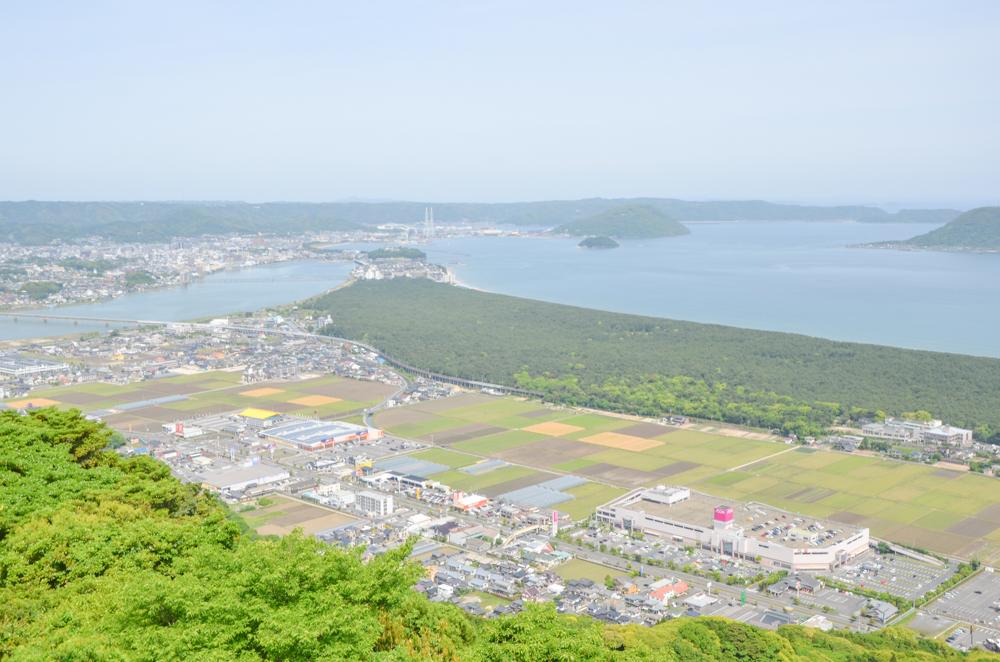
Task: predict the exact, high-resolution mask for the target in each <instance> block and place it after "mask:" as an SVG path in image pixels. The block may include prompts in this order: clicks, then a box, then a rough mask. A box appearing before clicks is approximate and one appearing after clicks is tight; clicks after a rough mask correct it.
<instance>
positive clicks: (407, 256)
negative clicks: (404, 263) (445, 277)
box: [368, 246, 427, 260]
mask: <svg viewBox="0 0 1000 662" xmlns="http://www.w3.org/2000/svg"><path fill="white" fill-rule="evenodd" d="M368 259H369V260H426V259H427V254H426V253H424V252H423V251H422V250H420V249H419V248H411V247H409V246H392V247H389V248H376V249H375V250H373V251H368Z"/></svg>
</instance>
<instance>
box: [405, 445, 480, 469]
mask: <svg viewBox="0 0 1000 662" xmlns="http://www.w3.org/2000/svg"><path fill="white" fill-rule="evenodd" d="M410 457H413V458H416V459H418V460H426V461H427V462H435V463H437V464H444V465H446V466H448V467H450V468H452V469H457V468H459V467H466V466H468V465H470V464H475V463H476V462H478V461H479V458H478V457H476V456H474V455H466V454H465V453H458V452H456V451H450V450H447V449H444V448H428V449H427V450H424V451H418V452H416V453H411V454H410Z"/></svg>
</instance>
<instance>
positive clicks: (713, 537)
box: [597, 485, 869, 571]
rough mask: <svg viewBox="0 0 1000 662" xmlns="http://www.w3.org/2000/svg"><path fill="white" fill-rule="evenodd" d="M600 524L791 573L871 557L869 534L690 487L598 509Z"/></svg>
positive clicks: (640, 494) (639, 493)
mask: <svg viewBox="0 0 1000 662" xmlns="http://www.w3.org/2000/svg"><path fill="white" fill-rule="evenodd" d="M597 518H598V520H599V521H601V522H603V523H605V524H608V525H611V526H617V527H621V528H625V529H628V530H630V531H631V530H634V531H642V532H644V533H648V534H651V535H658V536H661V537H667V538H672V539H673V540H676V541H677V542H680V543H683V544H690V545H694V546H697V547H701V548H703V549H709V550H712V551H715V552H717V553H719V554H721V555H723V556H730V557H734V558H746V559H759V560H760V562H761V563H763V564H764V565H769V566H772V567H777V568H784V569H787V570H792V571H799V570H821V571H827V570H830V569H832V568H836V567H838V566H840V565H843V564H845V563H847V562H848V561H850V560H851V559H854V558H856V557H858V556H860V555H861V554H864V553H865V552H866V551H868V538H869V535H868V529H857V528H854V527H849V526H845V525H843V524H839V523H833V522H822V521H820V520H815V519H811V518H807V517H804V516H801V515H795V514H792V513H787V512H784V511H781V510H778V509H776V508H772V507H770V506H766V505H763V504H758V503H748V504H740V505H725V504H720V503H719V500H718V499H717V498H716V497H711V496H708V495H706V494H699V493H697V492H692V491H691V490H689V489H688V488H685V487H664V486H662V485H661V486H658V487H656V488H652V489H650V488H641V489H638V490H634V491H632V492H629V493H628V494H626V495H625V496H623V497H621V498H619V499H616V500H615V501H612V502H610V503H608V504H605V505H604V506H601V507H599V508H598V509H597Z"/></svg>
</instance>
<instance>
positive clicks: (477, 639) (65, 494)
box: [0, 409, 996, 662]
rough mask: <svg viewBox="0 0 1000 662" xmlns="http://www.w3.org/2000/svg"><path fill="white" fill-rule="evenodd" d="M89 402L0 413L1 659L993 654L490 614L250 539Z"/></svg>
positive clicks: (901, 634) (532, 610)
mask: <svg viewBox="0 0 1000 662" xmlns="http://www.w3.org/2000/svg"><path fill="white" fill-rule="evenodd" d="M108 441H109V432H108V430H107V429H106V428H104V427H103V426H102V425H100V424H97V423H93V422H90V421H86V420H84V419H83V418H82V417H81V416H80V415H79V412H57V411H55V410H52V409H47V410H46V409H43V410H38V411H34V412H32V413H30V414H28V415H24V416H21V415H18V414H17V413H15V412H12V411H6V412H0V604H2V605H3V607H2V608H0V658H3V659H9V660H13V661H32V662H35V661H37V662H41V661H49V660H95V661H97V660H115V661H116V662H119V661H120V662H132V661H136V662H138V661H140V660H141V661H152V660H241V661H243V662H257V661H263V660H282V661H283V662H323V661H327V662H333V661H340V660H351V661H352V662H354V661H366V660H370V661H378V662H402V661H404V660H414V661H416V660H421V661H425V662H426V661H429V660H440V661H442V662H444V661H447V662H508V661H510V662H533V661H535V660H537V661H539V662H548V661H551V662H555V661H566V662H569V661H571V660H572V661H574V662H576V661H580V662H586V661H588V660H595V661H601V662H611V661H617V660H621V661H623V662H639V661H640V660H649V661H651V660H658V661H663V662H671V661H678V662H680V661H692V662H694V661H701V662H708V661H712V660H720V661H724V662H811V661H817V660H819V661H824V660H825V661H829V662H841V661H843V662H847V661H848V660H899V661H906V660H913V661H928V662H930V661H931V660H987V659H996V658H995V657H994V656H991V655H989V654H987V653H982V652H977V653H973V654H971V655H963V654H961V653H958V652H956V651H954V650H952V649H950V648H948V647H947V646H945V645H944V644H943V643H939V642H936V641H931V640H927V639H920V638H918V637H917V636H916V635H914V634H913V633H912V632H909V631H906V630H902V629H899V630H897V629H889V630H886V631H884V632H880V633H876V634H870V635H859V634H851V633H846V632H831V633H823V632H820V631H819V630H811V629H806V628H803V627H800V626H785V627H782V628H779V629H778V630H777V631H776V632H770V631H766V630H761V629H758V628H755V627H753V626H750V625H747V624H744V623H738V622H735V621H728V620H725V619H721V618H697V619H691V618H681V619H676V620H672V621H667V622H665V623H662V624H660V625H657V626H655V627H652V628H642V627H638V626H625V627H622V626H607V625H602V624H601V623H598V622H597V621H594V620H591V619H589V618H587V617H582V616H580V617H577V616H560V615H558V614H556V611H555V609H554V608H553V607H552V606H551V605H530V606H528V607H527V609H526V610H525V611H523V612H521V613H520V614H518V615H516V616H507V617H501V618H497V619H494V620H490V621H486V620H480V619H473V618H470V617H467V616H466V615H464V614H463V613H462V612H461V611H460V610H459V609H458V608H457V607H454V606H452V605H448V604H441V603H433V602H430V601H428V600H427V599H426V598H425V597H424V596H422V595H421V594H419V593H417V592H416V591H414V590H412V587H413V585H414V583H415V582H416V581H417V580H418V578H419V577H420V576H421V574H422V571H421V568H420V567H419V566H418V565H417V564H415V563H411V562H409V561H408V560H407V555H408V552H409V548H408V547H407V546H404V547H402V548H400V549H398V550H396V551H391V552H388V553H386V554H384V555H382V556H379V557H376V558H375V559H374V560H372V561H369V562H367V563H364V562H362V561H361V560H360V553H359V552H358V550H352V551H344V550H341V549H338V548H335V547H330V546H327V545H325V544H324V543H321V542H319V541H318V540H317V539H315V538H312V537H309V538H306V537H303V536H302V535H301V534H294V535H292V536H289V537H287V538H284V539H281V540H278V539H272V538H269V539H255V538H254V537H253V536H252V535H251V534H250V533H249V532H248V529H247V528H246V527H245V526H244V525H242V523H241V521H240V520H239V519H238V518H237V517H236V516H235V515H233V514H232V513H230V512H229V511H228V510H227V509H226V508H225V507H224V506H223V505H221V504H220V503H219V502H218V501H217V500H216V499H215V498H213V497H212V496H211V495H209V494H207V493H205V492H204V491H202V490H201V489H200V488H198V487H196V486H194V485H185V484H182V483H180V482H178V481H177V480H176V479H175V478H173V477H172V476H171V475H170V473H169V471H168V470H167V467H166V466H165V465H163V464H160V463H159V462H157V461H155V460H152V459H150V458H148V457H140V458H136V459H130V460H123V459H120V458H119V457H118V456H117V455H115V454H112V453H110V452H107V451H104V450H102V449H103V448H104V447H105V445H106V444H107V443H108Z"/></svg>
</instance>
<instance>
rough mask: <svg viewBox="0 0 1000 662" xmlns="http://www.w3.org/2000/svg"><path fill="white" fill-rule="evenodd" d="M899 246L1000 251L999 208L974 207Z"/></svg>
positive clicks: (898, 243) (899, 243)
mask: <svg viewBox="0 0 1000 662" xmlns="http://www.w3.org/2000/svg"><path fill="white" fill-rule="evenodd" d="M897 245H899V246H915V247H920V248H930V249H942V250H971V251H976V250H978V251H996V250H1000V207H979V208H978V209H971V210H969V211H967V212H965V213H964V214H962V215H960V216H959V217H958V218H956V219H955V220H953V221H951V222H950V223H948V224H947V225H945V226H943V227H940V228H937V229H936V230H931V231H930V232H928V233H926V234H922V235H919V236H917V237H914V238H912V239H907V240H906V241H901V242H897Z"/></svg>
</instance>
